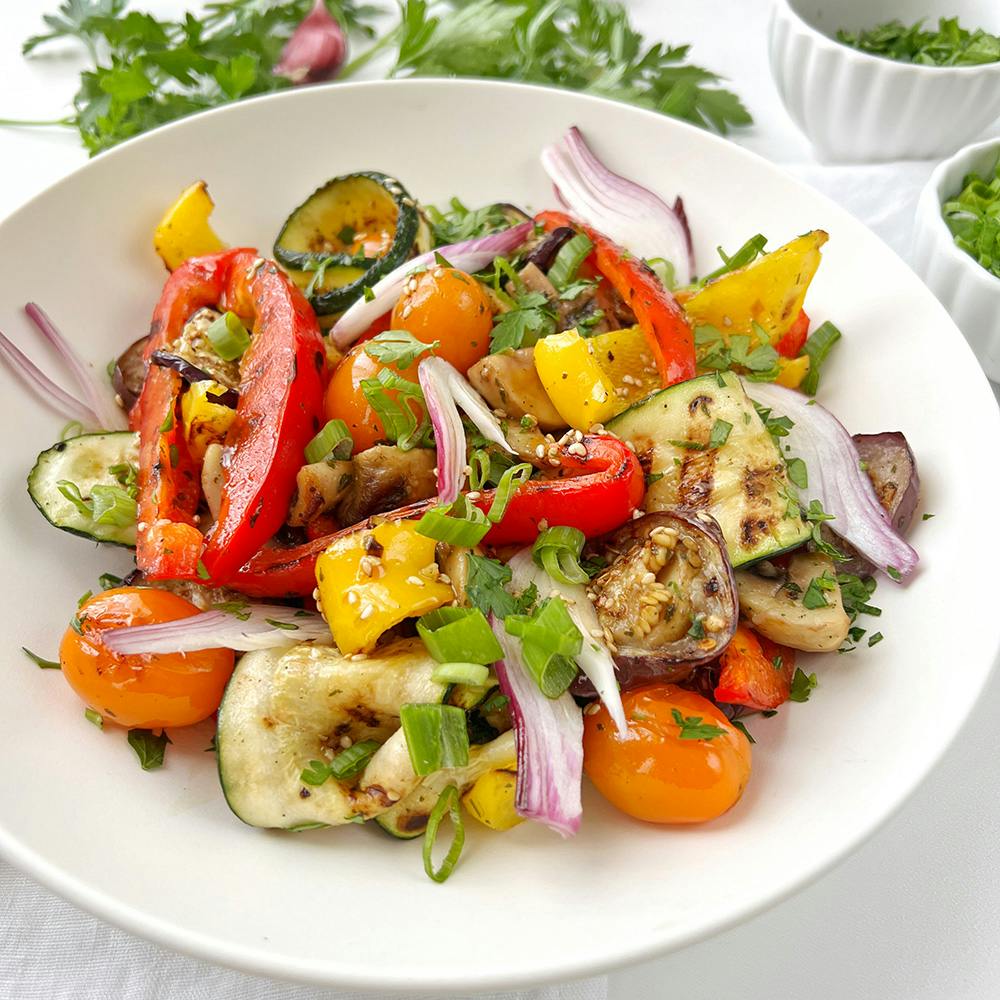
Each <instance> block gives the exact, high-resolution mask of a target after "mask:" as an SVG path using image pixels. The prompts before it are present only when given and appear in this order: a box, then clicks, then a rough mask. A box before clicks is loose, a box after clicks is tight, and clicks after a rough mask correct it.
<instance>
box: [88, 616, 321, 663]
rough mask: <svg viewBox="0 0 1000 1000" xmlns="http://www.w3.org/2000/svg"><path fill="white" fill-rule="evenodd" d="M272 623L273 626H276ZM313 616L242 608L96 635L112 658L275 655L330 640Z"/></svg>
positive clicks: (129, 627) (317, 617) (134, 626)
mask: <svg viewBox="0 0 1000 1000" xmlns="http://www.w3.org/2000/svg"><path fill="white" fill-rule="evenodd" d="M275 623H277V624H275ZM329 638H330V628H329V626H328V625H327V624H326V622H325V621H324V620H323V618H322V616H321V615H318V614H316V612H315V611H304V610H302V609H300V608H290V607H287V606H286V605H283V604H273V605H267V604H254V605H251V604H247V605H245V606H241V607H238V608H234V610H232V611H223V610H218V611H204V612H202V613H201V614H199V615H191V616H190V617H189V618H179V619H177V621H172V622H163V623H162V624H158V625H131V626H128V627H126V628H115V629H109V630H108V631H107V632H104V633H103V634H102V635H101V639H102V641H103V642H104V645H105V646H107V647H108V649H110V650H111V651H112V652H113V653H122V654H125V655H129V654H133V653H189V652H192V651H193V650H196V649H236V650H241V651H243V652H247V651H249V650H252V649H276V648H279V647H281V646H295V645H297V644H298V643H300V642H311V641H314V640H316V639H327V640H328V639H329Z"/></svg>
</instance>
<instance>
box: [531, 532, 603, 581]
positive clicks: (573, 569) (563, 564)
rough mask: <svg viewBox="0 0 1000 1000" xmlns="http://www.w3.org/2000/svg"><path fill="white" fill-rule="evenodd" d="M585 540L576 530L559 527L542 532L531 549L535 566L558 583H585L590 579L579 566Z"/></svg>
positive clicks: (581, 533)
mask: <svg viewBox="0 0 1000 1000" xmlns="http://www.w3.org/2000/svg"><path fill="white" fill-rule="evenodd" d="M585 541H586V538H585V536H584V534H583V532H582V531H580V530H579V529H578V528H569V527H566V526H559V527H555V528H549V529H548V530H547V531H543V532H542V533H541V534H540V535H539V536H538V537H537V538H536V539H535V544H534V545H532V547H531V555H532V558H533V559H534V560H535V564H536V565H538V566H541V567H542V569H544V570H545V572H546V573H548V574H549V576H551V577H552V579H553V580H556V581H557V582H558V583H567V584H569V583H586V582H587V581H588V580H589V579H590V577H589V576H588V575H587V571H586V570H585V569H583V567H582V566H581V565H580V553H581V552H582V551H583V545H584V542H585Z"/></svg>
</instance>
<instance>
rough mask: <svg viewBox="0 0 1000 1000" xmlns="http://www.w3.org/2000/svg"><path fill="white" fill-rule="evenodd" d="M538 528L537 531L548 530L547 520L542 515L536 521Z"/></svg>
mask: <svg viewBox="0 0 1000 1000" xmlns="http://www.w3.org/2000/svg"><path fill="white" fill-rule="evenodd" d="M538 530H539V531H548V530H549V522H548V521H547V520H546V519H545V518H544V517H543V518H542V519H541V520H540V521H539V522H538Z"/></svg>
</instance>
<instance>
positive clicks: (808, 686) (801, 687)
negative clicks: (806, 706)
mask: <svg viewBox="0 0 1000 1000" xmlns="http://www.w3.org/2000/svg"><path fill="white" fill-rule="evenodd" d="M818 684H819V681H817V680H816V675H815V674H806V673H804V672H803V671H802V668H801V667H796V668H795V676H794V677H793V678H792V690H791V693H790V694H789V695H788V699H789V701H808V700H809V696H810V695H811V694H812V693H813V690H814V689H815V688H816V686H817V685H818Z"/></svg>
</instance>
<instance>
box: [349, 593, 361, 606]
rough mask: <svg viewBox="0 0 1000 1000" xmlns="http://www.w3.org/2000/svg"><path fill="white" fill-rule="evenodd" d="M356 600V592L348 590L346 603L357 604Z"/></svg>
mask: <svg viewBox="0 0 1000 1000" xmlns="http://www.w3.org/2000/svg"><path fill="white" fill-rule="evenodd" d="M358 600H359V598H358V594H357V591H355V590H349V591H348V592H347V603H348V604H357V603H358Z"/></svg>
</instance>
